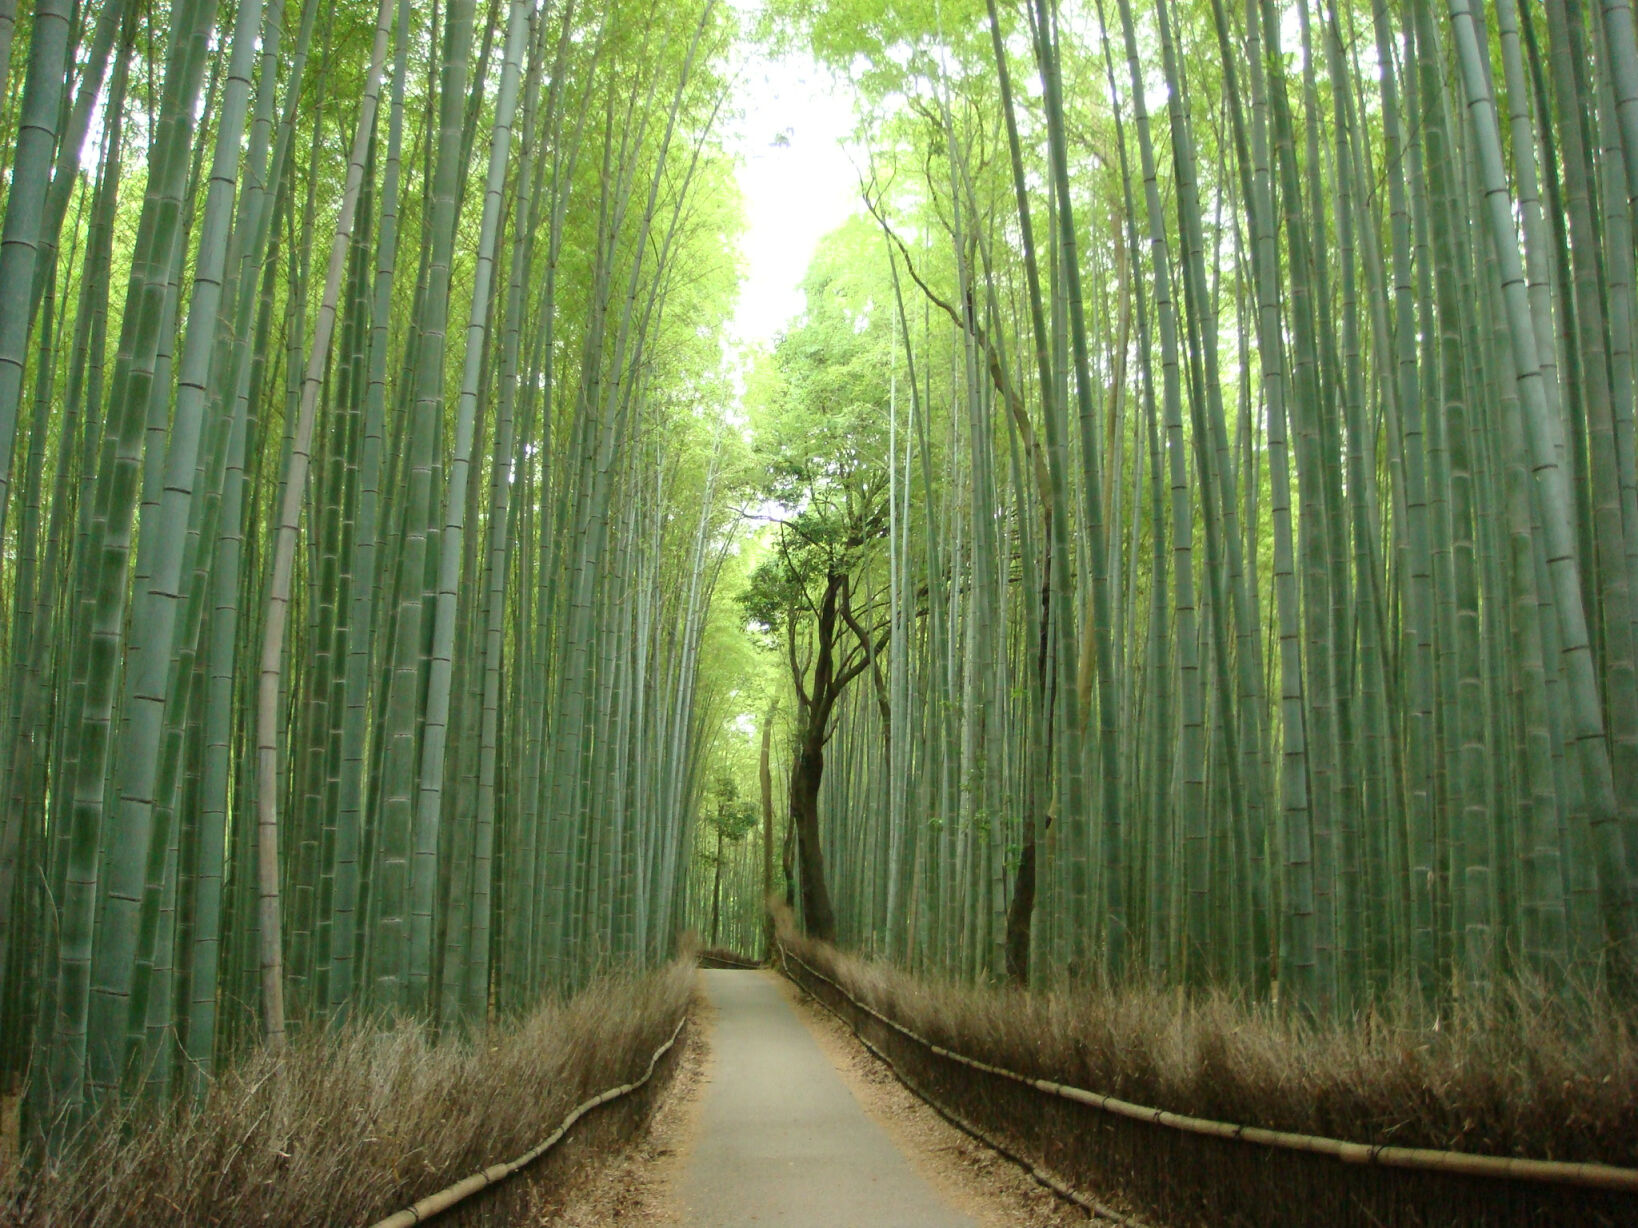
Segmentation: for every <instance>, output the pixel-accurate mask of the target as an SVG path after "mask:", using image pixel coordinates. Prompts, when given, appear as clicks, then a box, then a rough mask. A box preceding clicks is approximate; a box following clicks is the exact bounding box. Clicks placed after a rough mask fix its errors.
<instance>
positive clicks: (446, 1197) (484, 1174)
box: [370, 1012, 688, 1228]
mask: <svg viewBox="0 0 1638 1228" xmlns="http://www.w3.org/2000/svg"><path fill="white" fill-rule="evenodd" d="M687 1022H688V1015H687V1013H686V1012H684V1014H683V1017H682V1018H681V1019H679V1020H677V1026H676V1027H675V1028H673V1029H672V1032H671V1039H670V1040H668V1041H666V1042H665V1044H663V1045H661V1046H660V1047H659V1048H658V1049H656V1050H655V1051H654V1053H653V1056H651V1057H650V1058H649V1059H648V1069H647V1070H645V1071H644V1072H643V1077H642V1078H640V1079H638V1080H637V1081H636V1082H634V1083H622V1084H620V1085H619V1086H618V1087H611V1088H609V1089H608V1090H607V1091H604V1092H599V1093H598V1094H597V1095H595V1096H593V1097H592V1098H591V1099H590V1100H587V1101H584V1102H582V1103H581V1104H579V1105H576V1106H575V1108H574V1109H573V1110H572V1111H571V1112H570V1113H569V1115H568V1116H567V1117H565V1118H564V1119H563V1122H562V1124H561V1125H559V1126H558V1128H557V1129H556V1130H554V1131H552V1133H551V1134H549V1135H548V1136H547V1137H546V1138H545V1140H544V1141H542V1142H541V1143H540V1144H539V1145H538V1146H536V1147H534V1148H532V1149H531V1150H529V1151H526V1152H524V1153H523V1154H522V1155H520V1156H519V1157H518V1158H517V1159H515V1160H507V1161H506V1162H504V1163H501V1164H491V1165H490V1166H489V1167H488V1168H486V1169H484V1170H482V1171H481V1172H476V1173H473V1174H472V1175H471V1176H470V1177H465V1178H463V1179H462V1180H460V1181H457V1182H456V1183H455V1184H454V1185H451V1186H447V1187H446V1188H444V1189H441V1190H439V1191H438V1192H437V1193H436V1194H428V1195H427V1196H426V1197H425V1198H423V1199H421V1200H420V1201H419V1202H417V1203H415V1205H413V1206H409V1207H405V1208H404V1209H403V1210H402V1211H395V1212H394V1213H393V1214H391V1215H389V1216H387V1218H386V1219H384V1220H378V1221H377V1222H376V1223H374V1224H372V1225H370V1228H412V1225H414V1224H420V1223H424V1222H425V1221H426V1220H429V1219H431V1218H432V1217H433V1216H434V1215H438V1214H440V1213H441V1212H444V1211H447V1210H449V1208H451V1207H453V1206H454V1205H455V1204H456V1203H458V1202H460V1201H462V1200H463V1199H466V1198H470V1197H471V1196H472V1195H473V1194H476V1193H477V1192H478V1191H479V1190H483V1189H487V1188H488V1187H489V1186H492V1185H494V1184H495V1183H496V1182H499V1181H504V1180H505V1179H506V1178H507V1177H510V1176H511V1175H512V1174H513V1173H515V1172H517V1171H518V1170H519V1169H520V1168H526V1167H528V1166H529V1165H530V1164H533V1163H534V1162H535V1161H536V1160H538V1159H540V1157H541V1156H543V1155H545V1154H546V1153H547V1152H548V1151H550V1150H551V1149H552V1148H553V1147H555V1146H557V1144H558V1143H559V1142H561V1141H562V1139H563V1136H564V1135H565V1134H567V1133H568V1132H569V1128H570V1127H571V1126H573V1125H574V1123H575V1122H577V1121H579V1120H580V1119H581V1118H582V1117H584V1116H585V1115H586V1114H587V1113H589V1112H591V1111H592V1110H593V1109H595V1108H597V1107H598V1106H599V1105H604V1104H607V1103H608V1102H609V1101H611V1100H618V1099H619V1098H620V1097H621V1096H629V1095H630V1094H631V1093H632V1092H634V1091H636V1090H637V1089H638V1088H639V1087H642V1086H643V1085H644V1084H645V1083H647V1082H648V1081H649V1080H650V1079H652V1078H653V1077H654V1068H655V1067H656V1066H658V1065H659V1063H660V1059H661V1058H662V1057H664V1056H665V1055H666V1054H667V1053H668V1052H669V1051H670V1049H671V1046H673V1045H675V1044H676V1043H677V1037H678V1036H680V1035H682V1030H683V1025H684V1024H686V1023H687Z"/></svg>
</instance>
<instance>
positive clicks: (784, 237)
mask: <svg viewBox="0 0 1638 1228" xmlns="http://www.w3.org/2000/svg"><path fill="white" fill-rule="evenodd" d="M734 5H735V7H736V8H738V9H740V11H741V12H743V13H746V14H747V20H749V13H750V11H751V10H752V9H754V7H755V5H754V3H753V2H752V0H734ZM736 67H738V68H739V69H740V74H739V79H738V82H737V84H736V86H735V90H734V109H735V110H736V111H738V112H740V116H739V117H737V118H736V119H735V120H734V121H733V122H732V123H731V124H730V125H729V128H728V131H727V138H728V147H729V149H730V150H732V151H733V152H734V153H735V154H736V155H738V157H739V159H740V168H739V186H740V191H741V192H743V193H744V197H745V214H746V220H747V222H748V227H747V229H746V232H745V238H744V255H745V282H744V285H743V286H742V287H741V289H740V297H739V304H738V306H737V307H736V308H735V311H734V315H733V318H732V319H731V320H730V321H729V325H728V327H729V331H730V333H731V334H732V336H733V340H735V341H739V342H742V343H744V342H771V341H772V340H773V338H774V336H775V335H776V334H777V333H779V332H780V331H781V330H783V329H784V328H785V326H786V325H787V324H788V323H789V322H790V320H791V318H792V317H793V316H795V315H796V314H797V313H798V312H800V311H801V310H802V289H801V286H802V278H803V277H804V276H805V275H806V273H807V271H808V263H809V262H810V261H811V260H812V259H813V252H814V249H815V247H816V246H817V245H818V242H819V240H820V238H821V237H822V236H824V235H825V234H827V233H828V232H830V231H832V230H834V229H836V227H838V226H840V225H841V224H842V223H843V222H844V221H845V220H846V219H847V217H848V215H849V214H851V213H852V212H853V211H854V210H855V209H857V208H858V207H859V180H858V175H857V172H856V171H855V169H854V164H853V161H852V160H851V159H850V158H849V156H848V154H847V151H846V149H845V148H844V146H843V142H844V141H845V140H846V139H847V138H848V136H849V135H850V133H851V132H852V130H853V112H852V108H851V106H850V105H849V103H848V100H847V98H846V96H845V95H843V94H841V93H839V92H837V91H836V90H834V89H832V87H831V83H830V74H829V73H827V72H826V71H825V70H824V69H822V68H820V67H819V66H818V65H817V64H815V63H814V62H813V60H812V59H811V58H810V57H808V56H807V55H805V54H799V53H798V54H791V55H785V56H781V57H779V58H777V59H769V58H767V57H765V56H762V55H760V54H757V53H754V52H753V53H751V55H750V57H749V58H748V59H747V60H746V61H744V62H743V63H742V64H741V65H737V66H736Z"/></svg>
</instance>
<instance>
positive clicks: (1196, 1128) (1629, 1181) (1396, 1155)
mask: <svg viewBox="0 0 1638 1228" xmlns="http://www.w3.org/2000/svg"><path fill="white" fill-rule="evenodd" d="M779 953H780V958H781V961H783V960H785V959H786V958H789V959H791V960H795V961H796V963H798V964H800V965H801V966H802V967H803V968H804V969H806V970H807V972H808V973H809V974H810V975H812V976H814V977H816V978H818V979H819V980H821V981H824V982H825V983H826V984H827V985H829V986H831V987H832V988H833V989H835V990H836V992H837V993H839V994H841V995H842V996H843V997H844V998H846V999H847V1000H848V1001H849V1002H850V1003H852V1004H853V1006H854V1007H855V1008H856V1009H858V1010H860V1011H862V1012H863V1013H865V1014H867V1015H869V1016H871V1017H872V1018H874V1019H876V1020H877V1021H879V1022H880V1023H882V1024H883V1025H884V1026H886V1027H889V1028H891V1029H893V1030H894V1031H895V1032H898V1033H900V1034H901V1035H903V1036H905V1037H906V1038H908V1039H909V1040H912V1041H914V1042H915V1043H916V1044H918V1045H921V1046H922V1047H923V1048H924V1049H927V1050H928V1051H929V1052H931V1053H935V1054H937V1055H938V1056H939V1057H942V1058H946V1059H948V1060H949V1061H952V1062H956V1063H958V1064H960V1065H963V1066H967V1067H970V1068H971V1069H973V1070H981V1071H983V1072H984V1073H985V1074H990V1075H995V1076H997V1077H999V1078H1003V1079H1010V1080H1011V1081H1013V1082H1015V1083H1021V1084H1023V1085H1025V1086H1026V1087H1033V1088H1034V1089H1035V1090H1037V1091H1039V1092H1044V1093H1045V1094H1047V1095H1049V1096H1057V1097H1059V1098H1060V1099H1063V1100H1072V1101H1074V1102H1076V1103H1077V1104H1084V1105H1088V1106H1090V1107H1091V1108H1095V1109H1099V1110H1101V1111H1103V1112H1106V1113H1110V1114H1113V1115H1115V1116H1119V1117H1126V1118H1130V1119H1132V1120H1134V1121H1142V1122H1148V1123H1150V1124H1152V1125H1157V1126H1164V1127H1167V1128H1168V1129H1172V1130H1179V1131H1182V1132H1184V1133H1188V1134H1199V1135H1205V1136H1207V1137H1210V1138H1221V1139H1230V1140H1234V1141H1237V1142H1242V1143H1254V1144H1257V1145H1258V1146H1262V1147H1274V1148H1278V1149H1281V1150H1285V1151H1303V1152H1308V1153H1309V1154H1312V1155H1321V1156H1329V1157H1331V1158H1332V1159H1335V1160H1339V1161H1341V1162H1342V1163H1344V1164H1362V1165H1376V1166H1378V1167H1383V1168H1404V1169H1413V1170H1416V1171H1419V1172H1433V1173H1447V1174H1456V1175H1459V1176H1464V1177H1483V1178H1491V1179H1501V1180H1509V1181H1537V1182H1548V1183H1553V1184H1557V1185H1569V1186H1575V1187H1577V1188H1580V1189H1591V1190H1610V1191H1614V1192H1617V1193H1623V1194H1638V1169H1632V1168H1618V1167H1616V1166H1615V1165H1612V1164H1587V1163H1578V1162H1569V1161H1562V1160H1526V1159H1515V1158H1513V1157H1511V1156H1481V1155H1473V1154H1471V1153H1469V1152H1462V1151H1436V1150H1433V1149H1431V1148H1427V1147H1394V1146H1389V1145H1385V1144H1373V1143H1350V1142H1346V1141H1344V1140H1342V1139H1334V1138H1320V1137H1318V1136H1316V1135H1312V1134H1294V1133H1291V1132H1289V1131H1286V1130H1268V1129H1264V1128H1263V1127H1261V1126H1242V1125H1236V1124H1234V1123H1231V1122H1223V1121H1209V1120H1207V1119H1205V1118H1203V1117H1190V1116H1188V1115H1186V1114H1183V1113H1173V1112H1170V1111H1168V1110H1166V1109H1156V1108H1150V1107H1148V1106H1146V1105H1141V1104H1133V1103H1132V1102H1131V1101H1128V1100H1121V1099H1119V1098H1117V1097H1115V1096H1106V1095H1102V1094H1100V1093H1098V1092H1089V1091H1086V1090H1084V1089H1082V1088H1079V1087H1071V1086H1069V1085H1067V1084H1064V1083H1055V1082H1053V1081H1052V1080H1051V1079H1036V1078H1032V1077H1030V1076H1029V1075H1024V1074H1019V1073H1018V1072H1017V1071H1013V1070H1007V1069H1006V1068H1005V1067H1002V1066H993V1065H991V1064H990V1063H988V1062H981V1061H979V1060H978V1059H977V1058H971V1057H968V1056H967V1055H966V1054H964V1053H957V1052H955V1051H954V1050H953V1049H946V1048H945V1047H943V1046H942V1045H938V1044H935V1043H934V1042H933V1041H931V1040H928V1039H927V1038H926V1037H925V1036H921V1035H919V1034H917V1033H915V1032H913V1031H911V1030H910V1029H909V1028H907V1027H905V1026H904V1025H903V1024H901V1023H899V1022H898V1021H897V1020H896V1019H890V1018H888V1017H887V1016H886V1015H884V1014H882V1013H881V1012H880V1011H878V1010H876V1009H875V1008H874V1007H872V1006H869V1005H867V1004H866V1003H864V1002H860V1001H859V1000H858V999H857V998H855V997H854V996H853V995H852V994H851V993H849V992H848V991H847V990H846V989H845V988H844V987H843V986H841V985H840V984H838V983H837V982H836V981H834V980H832V979H831V978H830V977H828V976H826V975H825V974H824V973H823V972H820V971H819V970H818V969H817V968H815V967H813V966H812V965H811V964H809V963H808V962H807V961H806V960H804V959H803V958H802V957H801V956H800V955H797V954H796V953H795V952H793V951H790V950H788V949H787V948H786V946H785V945H784V943H780V944H779ZM787 975H788V973H787ZM792 979H793V980H794V979H795V978H794V977H793V978H792Z"/></svg>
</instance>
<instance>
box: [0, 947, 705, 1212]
mask: <svg viewBox="0 0 1638 1228" xmlns="http://www.w3.org/2000/svg"><path fill="white" fill-rule="evenodd" d="M692 983H693V961H692V960H679V961H677V962H676V963H674V964H672V965H671V966H669V967H668V968H665V969H662V970H661V971H659V972H656V973H653V974H650V975H647V976H641V977H639V976H613V977H609V978H607V979H605V980H603V981H600V982H598V983H597V984H595V985H593V986H592V987H591V988H590V989H588V990H587V991H585V992H584V993H582V994H580V995H579V996H577V997H575V998H574V999H572V1000H571V1001H569V1002H568V1003H566V1004H563V1005H561V1006H549V1007H546V1008H543V1009H541V1010H540V1011H538V1012H536V1013H535V1014H534V1015H532V1016H530V1017H529V1018H527V1019H525V1020H522V1021H520V1022H518V1023H516V1024H514V1025H511V1026H502V1027H497V1028H496V1029H494V1030H492V1031H491V1032H490V1033H489V1034H488V1035H487V1036H486V1037H484V1038H482V1039H481V1041H480V1042H479V1043H472V1042H469V1041H466V1040H460V1039H447V1040H443V1041H434V1040H433V1039H432V1038H431V1037H430V1036H429V1035H428V1033H427V1032H426V1030H425V1029H423V1028H420V1027H417V1026H413V1025H409V1024H404V1025H400V1026H398V1027H395V1028H392V1029H390V1030H386V1031H377V1030H370V1029H368V1028H366V1027H363V1026H355V1027H348V1028H343V1029H341V1030H339V1031H337V1032H334V1033H330V1034H327V1035H323V1036H314V1037H309V1038H307V1039H304V1040H302V1041H298V1042H297V1043H295V1044H293V1045H292V1046H291V1049H290V1051H289V1052H288V1053H287V1055H286V1056H285V1057H284V1058H283V1059H282V1060H278V1061H275V1060H273V1059H271V1058H268V1057H266V1056H265V1055H257V1056H255V1057H253V1058H252V1059H251V1060H249V1061H248V1062H246V1063H245V1064H244V1065H243V1066H242V1067H240V1068H239V1069H237V1070H235V1071H233V1072H232V1073H231V1074H229V1075H228V1076H226V1077H224V1078H223V1079H221V1080H220V1081H219V1083H218V1084H217V1086H216V1087H215V1088H214V1089H213V1090H212V1092H211V1095H210V1097H209V1099H208V1101H207V1103H206V1104H205V1105H204V1106H203V1107H202V1108H201V1109H200V1110H199V1111H197V1112H195V1111H189V1110H181V1109H179V1110H175V1111H172V1112H169V1113H166V1114H163V1115H161V1114H158V1113H156V1112H155V1111H152V1110H149V1111H147V1112H146V1113H143V1112H133V1113H130V1114H126V1115H125V1116H123V1117H122V1118H120V1119H118V1120H115V1119H114V1118H113V1115H105V1116H104V1117H103V1118H102V1119H101V1120H100V1122H99V1123H98V1125H97V1126H96V1128H95V1129H94V1130H92V1131H90V1132H88V1133H87V1134H86V1136H85V1137H84V1138H83V1139H82V1140H81V1141H80V1144H79V1146H77V1147H76V1148H74V1149H73V1150H72V1153H71V1154H70V1155H69V1156H68V1157H67V1158H66V1160H64V1161H63V1162H61V1163H58V1164H54V1165H52V1166H50V1167H47V1168H45V1169H44V1170H42V1171H40V1172H38V1173H36V1174H34V1176H33V1178H32V1180H30V1181H28V1182H27V1183H25V1182H24V1181H23V1180H22V1179H21V1178H20V1177H19V1176H18V1175H16V1174H15V1173H12V1174H8V1175H7V1176H6V1177H4V1178H0V1224H3V1225H7V1226H10V1225H18V1226H19V1228H21V1226H24V1225H28V1226H33V1225H53V1226H55V1225H85V1226H86V1228H93V1226H94V1228H114V1226H117V1225H132V1226H133V1228H134V1226H136V1225H151V1224H156V1223H176V1224H213V1225H214V1224H222V1225H230V1224H250V1223H256V1224H279V1225H291V1226H296V1225H332V1224H349V1223H351V1224H367V1223H371V1222H374V1221H375V1220H376V1219H379V1218H381V1217H382V1216H385V1215H388V1214H391V1213H392V1212H393V1211H396V1210H398V1209H399V1208H401V1207H405V1206H408V1205H409V1204H410V1203H411V1202H413V1201H415V1200H416V1199H418V1198H421V1197H424V1196H425V1195H427V1194H430V1193H433V1192H435V1191H437V1190H439V1189H442V1188H443V1187H444V1186H446V1185H449V1184H451V1183H452V1182H454V1181H457V1180H459V1179H460V1178H462V1177H464V1176H466V1175H468V1174H469V1173H472V1172H474V1171H476V1170H477V1169H479V1168H481V1167H483V1166H485V1165H487V1164H492V1163H495V1162H496V1161H498V1160H506V1159H511V1158H512V1157H513V1156H516V1155H519V1154H521V1153H523V1152H525V1151H527V1150H528V1149H529V1148H531V1147H532V1146H534V1145H535V1144H536V1143H538V1142H539V1141H540V1140H541V1139H542V1138H544V1137H545V1136H546V1135H548V1134H550V1133H551V1131H552V1130H554V1129H555V1128H556V1127H557V1125H558V1123H559V1122H560V1121H561V1120H562V1119H563V1117H564V1116H565V1115H566V1114H567V1112H568V1111H569V1110H570V1109H571V1108H573V1107H574V1106H575V1105H576V1104H578V1103H580V1102H581V1101H583V1100H585V1099H586V1098H587V1097H588V1096H590V1095H593V1094H595V1093H597V1092H599V1091H602V1090H603V1089H605V1088H607V1087H610V1086H613V1085H615V1084H618V1083H623V1082H626V1081H628V1080H630V1079H634V1078H637V1077H640V1076H641V1074H642V1072H643V1070H644V1069H645V1068H646V1066H647V1064H648V1060H649V1057H650V1055H651V1054H652V1053H653V1052H654V1050H655V1049H657V1048H658V1047H659V1046H660V1045H661V1044H663V1043H664V1042H665V1040H666V1038H667V1037H668V1036H670V1034H671V1031H672V1029H673V1028H674V1027H675V1026H676V1024H677V1020H678V1019H679V1018H680V1017H681V1015H682V1014H683V1013H684V1011H685V1010H686V1009H687V1007H688V1002H689V996H690V992H691V987H692ZM634 1099H640V1100H641V1103H639V1104H637V1105H628V1104H627V1102H626V1101H617V1102H615V1105H614V1106H611V1108H609V1109H603V1110H598V1112H596V1113H594V1114H593V1115H592V1118H597V1117H599V1116H601V1115H605V1114H609V1113H611V1112H615V1111H620V1110H622V1109H624V1111H626V1112H628V1113H633V1112H640V1111H641V1110H642V1109H643V1108H645V1107H646V1102H647V1101H648V1100H649V1099H651V1097H641V1098H634ZM587 1120H588V1122H590V1121H591V1119H587ZM593 1128H595V1127H593ZM577 1132H578V1130H577Z"/></svg>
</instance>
